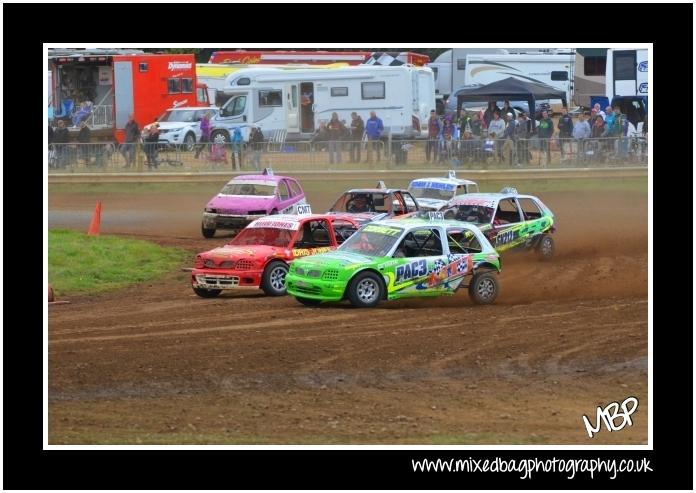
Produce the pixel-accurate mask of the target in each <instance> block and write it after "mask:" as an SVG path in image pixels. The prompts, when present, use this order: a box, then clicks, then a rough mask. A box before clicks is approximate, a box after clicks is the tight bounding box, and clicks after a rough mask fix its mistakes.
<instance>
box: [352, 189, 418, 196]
mask: <svg viewBox="0 0 696 493" xmlns="http://www.w3.org/2000/svg"><path fill="white" fill-rule="evenodd" d="M393 192H408V190H404V189H402V188H351V189H350V190H346V191H345V192H343V194H342V195H344V194H346V193H393Z"/></svg>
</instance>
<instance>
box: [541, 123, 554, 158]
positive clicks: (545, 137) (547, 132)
mask: <svg viewBox="0 0 696 493" xmlns="http://www.w3.org/2000/svg"><path fill="white" fill-rule="evenodd" d="M551 137H553V120H551V118H549V113H548V111H546V110H544V111H542V112H541V120H539V141H540V143H541V152H542V153H545V154H546V164H544V165H542V166H543V167H546V166H548V165H549V163H550V162H551V145H550V142H551Z"/></svg>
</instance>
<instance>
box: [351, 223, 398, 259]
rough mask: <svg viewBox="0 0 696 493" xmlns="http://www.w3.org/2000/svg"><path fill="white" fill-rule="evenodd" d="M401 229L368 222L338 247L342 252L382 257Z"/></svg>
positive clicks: (389, 248) (396, 238)
mask: <svg viewBox="0 0 696 493" xmlns="http://www.w3.org/2000/svg"><path fill="white" fill-rule="evenodd" d="M403 231H404V230H403V229H401V228H395V227H393V226H380V225H378V224H368V225H367V226H364V227H363V228H362V229H360V230H359V231H358V232H357V233H355V234H354V235H353V236H351V237H350V238H348V239H347V240H346V241H345V243H343V245H341V246H340V247H338V249H339V250H340V251H342V252H351V253H359V254H361V255H367V256H369V257H384V256H386V255H387V253H388V252H389V250H391V249H392V247H393V246H394V244H395V243H396V242H397V241H399V238H401V233H403Z"/></svg>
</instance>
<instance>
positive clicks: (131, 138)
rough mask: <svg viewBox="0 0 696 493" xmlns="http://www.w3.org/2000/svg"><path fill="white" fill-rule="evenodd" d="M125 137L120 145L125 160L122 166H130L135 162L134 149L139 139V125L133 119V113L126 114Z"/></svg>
mask: <svg viewBox="0 0 696 493" xmlns="http://www.w3.org/2000/svg"><path fill="white" fill-rule="evenodd" d="M124 133H125V134H126V135H125V139H124V143H123V144H122V145H121V153H122V154H123V157H124V158H125V160H126V165H125V166H124V168H130V167H131V166H132V165H133V163H134V162H135V151H136V146H137V144H138V140H140V126H139V125H138V122H136V121H135V116H134V115H133V113H131V114H130V115H128V123H126V127H125V128H124Z"/></svg>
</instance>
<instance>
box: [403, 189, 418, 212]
mask: <svg viewBox="0 0 696 493" xmlns="http://www.w3.org/2000/svg"><path fill="white" fill-rule="evenodd" d="M402 195H403V197H404V202H405V203H406V211H407V212H416V211H417V210H418V205H416V201H415V200H414V198H413V197H412V196H411V194H410V193H404V194H402Z"/></svg>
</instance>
